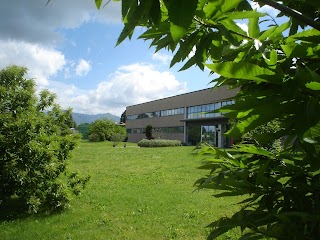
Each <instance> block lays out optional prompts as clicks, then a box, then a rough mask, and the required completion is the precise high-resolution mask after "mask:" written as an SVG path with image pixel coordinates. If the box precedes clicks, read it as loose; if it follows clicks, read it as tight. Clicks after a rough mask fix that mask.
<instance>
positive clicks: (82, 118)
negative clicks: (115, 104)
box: [72, 113, 120, 125]
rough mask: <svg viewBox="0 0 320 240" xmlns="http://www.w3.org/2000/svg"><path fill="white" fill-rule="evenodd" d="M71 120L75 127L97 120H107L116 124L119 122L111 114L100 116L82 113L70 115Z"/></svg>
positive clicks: (118, 118)
mask: <svg viewBox="0 0 320 240" xmlns="http://www.w3.org/2000/svg"><path fill="white" fill-rule="evenodd" d="M72 117H73V120H74V121H75V122H76V124H77V125H79V124H81V123H92V122H94V121H96V120H98V119H102V118H107V119H110V120H112V121H114V122H116V123H118V122H119V121H120V117H118V116H115V115H112V114H111V113H102V114H83V113H72Z"/></svg>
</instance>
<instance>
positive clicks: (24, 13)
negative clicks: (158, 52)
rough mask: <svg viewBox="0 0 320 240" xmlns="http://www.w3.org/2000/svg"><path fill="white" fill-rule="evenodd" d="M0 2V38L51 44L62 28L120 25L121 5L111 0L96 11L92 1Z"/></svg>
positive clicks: (40, 0)
mask: <svg viewBox="0 0 320 240" xmlns="http://www.w3.org/2000/svg"><path fill="white" fill-rule="evenodd" d="M46 3H47V0H28V1H21V0H10V1H1V8H0V16H1V22H0V32H1V36H0V38H1V39H9V38H10V39H17V40H21V41H27V42H36V43H42V44H51V45H55V44H57V43H58V42H60V41H61V40H62V39H63V37H62V35H60V34H59V33H58V32H57V29H62V28H77V27H79V26H80V25H81V24H83V23H85V22H93V21H95V22H97V21H98V22H103V23H121V4H120V3H119V2H114V1H111V2H110V3H109V4H108V5H107V6H106V7H104V8H101V10H97V9H96V6H95V2H94V1H93V0H68V1H65V0H51V1H50V3H49V4H48V5H46Z"/></svg>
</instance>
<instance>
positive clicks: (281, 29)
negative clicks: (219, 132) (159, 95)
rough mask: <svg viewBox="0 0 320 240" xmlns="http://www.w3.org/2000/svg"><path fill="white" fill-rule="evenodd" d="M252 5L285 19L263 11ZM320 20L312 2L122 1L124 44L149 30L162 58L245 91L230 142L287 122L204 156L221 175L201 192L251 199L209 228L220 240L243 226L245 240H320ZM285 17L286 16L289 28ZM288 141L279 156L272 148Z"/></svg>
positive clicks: (228, 112)
mask: <svg viewBox="0 0 320 240" xmlns="http://www.w3.org/2000/svg"><path fill="white" fill-rule="evenodd" d="M95 2H96V4H97V7H100V6H101V4H102V0H96V1H95ZM253 2H256V3H260V4H261V5H264V4H266V5H269V6H272V7H274V8H276V9H278V10H280V14H279V15H278V16H277V17H276V18H274V17H272V16H269V15H267V14H265V13H262V12H259V10H254V9H252V5H251V4H250V3H253ZM299 12H300V13H299ZM319 12H320V2H319V1H313V0H283V1H281V2H280V1H275V0H257V1H249V0H228V1H225V0H189V1H184V0H175V1H173V0H152V1H151V0H141V1H136V0H126V1H122V18H123V21H124V28H123V31H122V33H121V34H120V36H119V39H118V44H120V43H121V42H122V41H123V40H124V39H126V38H131V37H132V35H133V33H134V29H135V28H136V27H137V26H142V27H144V29H145V30H146V31H145V32H144V33H142V35H141V36H140V37H139V38H141V39H143V40H151V46H154V47H155V49H156V51H158V50H160V49H168V50H170V51H172V52H173V53H174V56H173V59H172V61H171V66H173V65H174V64H176V63H178V62H183V63H184V65H183V66H182V68H181V70H185V69H187V68H189V67H191V66H194V65H196V66H198V67H199V68H201V69H204V68H205V67H207V68H209V69H210V70H211V71H212V73H218V74H219V75H220V76H221V77H219V78H217V79H214V80H213V83H215V84H216V85H215V86H216V87H219V86H222V85H228V86H229V87H230V88H239V89H240V90H239V92H238V94H237V96H236V98H235V104H234V105H229V106H225V107H223V108H221V109H220V110H218V111H220V112H223V113H224V114H225V116H227V117H228V118H230V119H232V120H233V121H234V122H235V125H234V126H233V127H232V128H231V129H230V130H229V131H228V132H227V136H229V137H241V136H242V135H243V134H246V133H248V132H250V131H252V130H255V129H256V128H257V127H260V126H267V124H268V123H270V122H272V121H277V122H278V123H279V128H277V129H276V131H275V132H273V133H272V134H270V131H264V132H262V133H261V134H260V135H256V136H255V141H254V142H253V143H244V142H240V143H239V144H236V145H235V146H234V147H233V149H232V150H223V149H218V148H214V147H212V146H209V145H204V146H203V148H202V149H201V150H199V151H198V154H200V155H201V154H202V155H203V156H204V157H205V159H206V160H207V163H206V164H205V165H204V166H203V168H207V169H211V170H212V171H211V172H210V173H209V174H208V175H207V176H206V177H204V178H203V179H201V180H199V181H198V182H197V184H198V187H199V188H209V189H218V190H222V191H223V192H222V193H219V194H216V196H217V197H221V196H230V195H244V196H248V197H247V198H246V200H244V201H243V203H242V204H243V205H242V209H241V210H240V211H238V212H236V213H235V214H234V215H233V216H232V217H225V218H221V219H219V220H218V221H215V222H213V223H212V224H211V225H210V226H211V227H212V232H211V234H210V236H209V238H211V239H213V238H215V237H216V236H218V235H221V234H223V233H225V232H227V231H228V230H229V229H231V228H234V227H238V226H239V227H241V229H242V230H243V231H244V232H243V234H244V236H243V238H246V239H250V238H252V239H257V238H262V237H265V236H269V237H275V238H279V239H281V238H283V239H319V238H320V218H319V216H320V208H319V206H320V198H319V192H320V190H319V189H320V184H319V178H320V175H319V172H320V162H319V159H320V156H319V154H320V145H319V141H320V114H319V111H320V104H319V91H320V80H319V79H320V76H319V74H320V69H319V62H320V56H319V55H320V53H319V50H320V48H319V42H320V31H319V30H320V24H319ZM280 16H286V20H285V22H284V23H282V24H278V17H280ZM240 20H241V21H242V22H244V23H246V24H247V26H248V31H245V30H243V29H241V28H240V27H239V25H238V21H240ZM284 136H285V139H284V140H283V148H282V149H280V150H279V152H278V153H276V154H275V153H272V152H270V151H269V150H268V149H265V148H264V147H263V146H264V145H268V144H269V143H272V142H274V140H276V139H279V138H281V137H284ZM246 194H247V195H246Z"/></svg>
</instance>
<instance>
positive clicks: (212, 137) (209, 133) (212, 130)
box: [201, 126, 217, 146]
mask: <svg viewBox="0 0 320 240" xmlns="http://www.w3.org/2000/svg"><path fill="white" fill-rule="evenodd" d="M201 142H206V143H208V144H210V145H213V146H217V137H216V127H215V126H201Z"/></svg>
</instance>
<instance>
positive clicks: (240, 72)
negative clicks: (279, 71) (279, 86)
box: [206, 62, 281, 83]
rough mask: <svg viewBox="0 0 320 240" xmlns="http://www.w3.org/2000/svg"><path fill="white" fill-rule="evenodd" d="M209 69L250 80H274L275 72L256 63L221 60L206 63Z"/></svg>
mask: <svg viewBox="0 0 320 240" xmlns="http://www.w3.org/2000/svg"><path fill="white" fill-rule="evenodd" d="M206 66H207V67H208V68H209V69H210V70H212V71H214V72H216V73H218V74H220V75H221V76H224V77H228V78H235V79H243V80H252V81H255V82H258V83H260V82H275V81H276V79H275V78H279V77H280V78H281V76H276V73H275V72H273V71H271V70H269V69H267V68H262V67H260V66H258V65H255V64H251V63H246V62H239V63H233V62H223V63H214V64H207V65H206Z"/></svg>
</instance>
